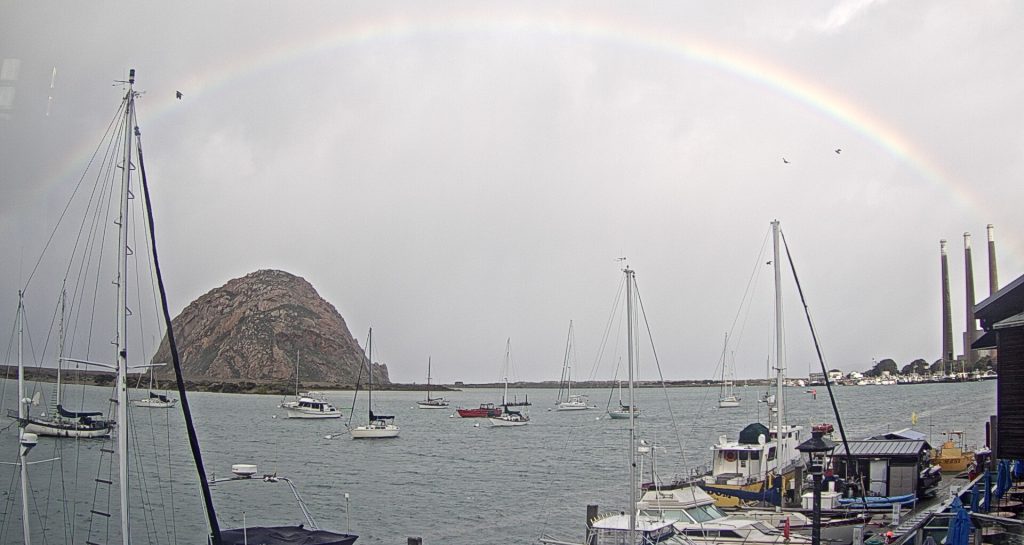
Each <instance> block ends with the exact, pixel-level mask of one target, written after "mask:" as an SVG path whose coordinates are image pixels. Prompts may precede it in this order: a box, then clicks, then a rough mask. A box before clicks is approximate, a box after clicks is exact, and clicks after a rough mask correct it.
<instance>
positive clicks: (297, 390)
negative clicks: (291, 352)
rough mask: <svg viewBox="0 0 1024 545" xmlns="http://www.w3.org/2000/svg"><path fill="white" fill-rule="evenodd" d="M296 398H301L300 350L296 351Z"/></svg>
mask: <svg viewBox="0 0 1024 545" xmlns="http://www.w3.org/2000/svg"><path fill="white" fill-rule="evenodd" d="M295 397H299V349H297V348H296V349H295Z"/></svg>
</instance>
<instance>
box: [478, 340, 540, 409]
mask: <svg viewBox="0 0 1024 545" xmlns="http://www.w3.org/2000/svg"><path fill="white" fill-rule="evenodd" d="M511 350H512V339H509V340H508V341H506V342H505V367H504V370H505V377H504V381H505V390H504V391H503V392H502V394H501V407H502V409H503V412H502V413H501V414H500V415H498V416H495V417H489V418H488V420H489V421H490V422H491V426H495V427H499V428H504V427H516V426H525V425H527V424H529V423H530V415H528V414H526V413H525V412H523V411H517V410H515V409H510V408H509V407H523V406H528V405H529V404H530V402H529V401H528V400H527V401H511V400H509V397H508V373H509V370H510V367H511V365H512V359H511V358H512V356H511Z"/></svg>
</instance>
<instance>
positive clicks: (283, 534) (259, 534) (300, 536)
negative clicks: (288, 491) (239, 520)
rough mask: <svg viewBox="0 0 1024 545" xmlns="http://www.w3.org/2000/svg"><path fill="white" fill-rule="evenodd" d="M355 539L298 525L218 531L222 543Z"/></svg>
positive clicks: (339, 544)
mask: <svg viewBox="0 0 1024 545" xmlns="http://www.w3.org/2000/svg"><path fill="white" fill-rule="evenodd" d="M355 540H356V536H354V535H352V534H339V533H336V532H329V531H327V530H313V529H306V528H303V527H302V526H301V525H300V526H272V527H262V526H257V527H255V528H238V529H232V530H224V531H222V532H221V533H220V542H221V544H222V545H243V544H244V543H264V544H266V545H297V544H302V545H350V544H351V543H353V542H354V541H355Z"/></svg>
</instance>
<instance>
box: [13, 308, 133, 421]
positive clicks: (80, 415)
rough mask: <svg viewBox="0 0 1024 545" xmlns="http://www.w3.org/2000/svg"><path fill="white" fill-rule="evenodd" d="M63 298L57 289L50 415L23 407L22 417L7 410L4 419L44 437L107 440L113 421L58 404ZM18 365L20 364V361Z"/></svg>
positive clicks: (99, 415)
mask: <svg viewBox="0 0 1024 545" xmlns="http://www.w3.org/2000/svg"><path fill="white" fill-rule="evenodd" d="M65 298H66V294H65V292H64V290H61V297H60V326H59V333H58V338H59V342H60V349H59V350H60V353H59V357H58V359H57V384H56V386H55V387H54V405H53V412H52V413H51V414H49V415H47V414H42V415H37V416H33V415H32V414H31V412H30V411H29V410H28V408H27V407H26V410H25V411H24V413H23V414H22V412H21V411H14V412H12V411H9V412H8V416H10V417H12V418H16V419H17V420H18V422H19V425H20V426H21V427H22V428H24V431H25V432H28V433H32V434H35V435H44V436H49V437H73V438H78V439H83V438H97V437H108V436H109V435H110V432H111V430H112V429H113V428H114V420H113V419H110V418H105V417H104V416H103V413H102V412H99V411H69V410H67V409H65V408H64V406H63V405H62V404H61V393H62V390H63V388H62V387H61V368H62V367H63V363H64V362H63V359H64V315H65V308H64V304H65ZM19 301H20V299H19ZM19 307H20V308H21V310H19V312H23V310H24V309H23V307H22V305H21V303H19ZM19 335H20V333H19ZM20 342H21V340H20V339H19V343H20ZM19 365H21V363H20V362H19ZM33 404H34V403H33Z"/></svg>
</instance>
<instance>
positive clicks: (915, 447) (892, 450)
mask: <svg viewBox="0 0 1024 545" xmlns="http://www.w3.org/2000/svg"><path fill="white" fill-rule="evenodd" d="M849 444H850V453H851V454H853V455H854V456H879V457H889V456H917V455H919V454H920V453H921V451H923V450H924V449H926V448H928V442H927V441H912V440H907V439H871V440H867V441H849ZM832 455H833V456H846V449H845V448H843V444H842V443H840V444H839V445H837V446H836V450H835V451H834V452H833V453H832Z"/></svg>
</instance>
